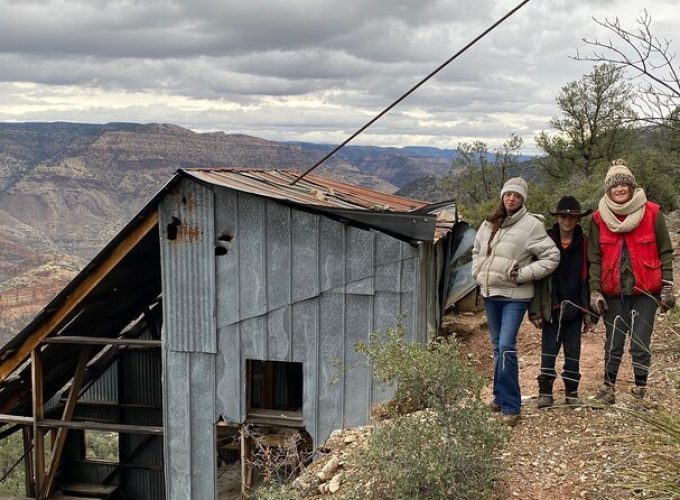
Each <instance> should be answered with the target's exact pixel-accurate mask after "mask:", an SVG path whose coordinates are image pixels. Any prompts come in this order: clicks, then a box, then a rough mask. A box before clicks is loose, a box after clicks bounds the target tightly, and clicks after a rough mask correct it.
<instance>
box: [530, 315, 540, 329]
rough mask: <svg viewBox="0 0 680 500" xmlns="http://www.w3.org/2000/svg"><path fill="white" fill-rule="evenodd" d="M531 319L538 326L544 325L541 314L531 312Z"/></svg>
mask: <svg viewBox="0 0 680 500" xmlns="http://www.w3.org/2000/svg"><path fill="white" fill-rule="evenodd" d="M529 321H531V324H532V325H534V326H535V327H536V328H542V327H543V319H542V318H541V315H540V314H530V315H529Z"/></svg>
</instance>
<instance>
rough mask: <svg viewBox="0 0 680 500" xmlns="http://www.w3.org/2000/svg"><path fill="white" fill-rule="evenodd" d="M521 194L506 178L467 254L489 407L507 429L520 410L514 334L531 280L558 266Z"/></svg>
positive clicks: (524, 190) (521, 187) (522, 186)
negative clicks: (484, 340)
mask: <svg viewBox="0 0 680 500" xmlns="http://www.w3.org/2000/svg"><path fill="white" fill-rule="evenodd" d="M527 194H528V186H527V183H526V181H525V180H524V179H522V178H521V177H513V178H512V179H508V181H507V182H506V183H505V184H504V185H503V189H502V190H501V200H500V202H499V204H498V206H497V207H496V210H494V212H493V213H492V214H491V215H489V216H488V217H487V218H486V220H485V221H484V222H483V223H482V225H481V226H480V228H479V230H478V231H477V235H476V237H475V244H474V247H473V249H472V274H473V276H474V278H475V280H476V282H477V285H479V288H480V291H481V294H482V296H483V297H484V307H485V309H486V319H487V322H488V324H489V334H490V336H491V344H492V345H493V354H494V374H493V400H492V401H491V402H490V404H489V406H490V407H491V408H492V409H493V410H494V411H500V412H501V413H502V417H501V418H502V421H503V422H504V423H505V424H507V425H510V426H514V425H516V424H517V423H518V422H519V419H520V407H521V393H520V387H519V366H518V364H517V347H516V345H517V332H518V330H519V327H520V325H521V324H522V318H523V317H524V313H525V312H526V310H527V308H528V306H529V303H530V302H531V299H532V298H533V296H534V280H539V279H541V278H543V277H545V276H547V275H549V274H550V273H552V272H553V271H554V270H555V269H556V268H557V265H558V264H559V262H560V252H559V250H558V249H557V247H556V246H555V243H554V242H553V240H552V239H551V238H550V237H549V236H548V233H547V232H546V230H545V226H544V225H543V221H542V220H541V219H539V218H538V217H537V216H535V215H534V214H531V213H529V212H528V211H527V208H526V206H525V203H526V200H527Z"/></svg>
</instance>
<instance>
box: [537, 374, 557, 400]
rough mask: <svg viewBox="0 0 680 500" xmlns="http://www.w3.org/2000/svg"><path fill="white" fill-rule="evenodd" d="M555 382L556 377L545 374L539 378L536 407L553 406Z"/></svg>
mask: <svg viewBox="0 0 680 500" xmlns="http://www.w3.org/2000/svg"><path fill="white" fill-rule="evenodd" d="M553 382H555V378H554V377H549V376H548V375H545V374H543V373H542V374H540V375H539V376H538V399H537V400H536V407H538V408H548V407H549V406H552V404H553V394H552V392H553Z"/></svg>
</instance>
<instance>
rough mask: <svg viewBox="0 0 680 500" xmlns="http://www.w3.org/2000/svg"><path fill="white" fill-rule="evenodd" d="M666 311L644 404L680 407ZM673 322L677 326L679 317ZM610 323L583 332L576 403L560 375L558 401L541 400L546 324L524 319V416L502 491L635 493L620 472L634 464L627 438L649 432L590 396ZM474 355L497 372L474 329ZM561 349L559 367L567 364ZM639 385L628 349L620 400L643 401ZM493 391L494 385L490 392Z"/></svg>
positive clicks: (467, 345)
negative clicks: (547, 404)
mask: <svg viewBox="0 0 680 500" xmlns="http://www.w3.org/2000/svg"><path fill="white" fill-rule="evenodd" d="M671 326H672V325H671V324H669V322H668V321H667V318H666V317H665V316H658V317H657V328H656V332H655V337H654V339H653V350H654V354H653V367H652V373H651V375H650V381H649V384H650V388H649V392H648V397H647V398H646V400H645V402H644V405H643V406H642V407H643V408H647V409H650V408H652V409H653V408H659V407H661V408H668V409H670V408H673V407H675V408H676V409H677V402H676V401H677V393H676V391H677V375H678V367H679V365H680V352H674V351H673V348H677V347H678V346H677V342H678V339H679V338H680V337H678V335H677V333H673V332H672V331H671ZM674 329H675V330H676V331H677V325H675V327H674ZM603 345H604V327H603V326H602V324H600V325H598V327H597V328H596V331H595V332H592V333H587V334H585V335H584V336H583V341H582V351H581V375H582V378H581V384H580V387H579V395H580V397H581V398H582V399H583V401H584V403H585V405H584V406H583V407H581V408H577V409H572V408H569V407H567V406H565V405H564V391H563V387H562V384H561V381H560V380H558V381H556V383H555V394H554V396H555V405H554V406H553V407H551V408H549V409H542V410H539V409H537V408H536V397H537V396H538V387H537V382H536V377H537V376H538V373H539V365H540V352H541V345H540V332H539V331H538V330H537V329H536V328H534V327H533V326H532V325H531V323H529V322H528V321H527V322H526V323H525V324H523V326H522V328H521V330H520V335H519V343H518V353H519V359H520V385H521V388H522V420H521V422H520V424H519V425H518V426H517V427H515V428H514V429H513V430H512V437H511V439H510V442H509V444H508V445H507V446H506V448H505V450H504V451H503V453H502V457H501V460H502V461H503V464H504V470H505V473H504V474H503V477H502V480H501V484H500V485H499V491H498V495H499V498H525V499H536V500H541V499H546V500H547V499H550V500H563V499H564V500H566V499H577V498H585V499H591V500H594V499H602V500H604V499H616V498H630V493H628V492H627V490H626V489H625V488H624V487H623V486H618V487H617V484H619V483H621V482H622V476H621V474H619V472H620V470H621V469H620V468H621V467H626V468H629V470H633V468H634V467H639V465H640V464H639V463H637V462H636V461H635V460H631V459H630V457H629V455H630V454H631V453H632V448H631V447H630V446H628V445H627V444H626V442H625V441H624V440H622V439H620V438H622V437H624V436H625V437H628V436H635V435H636V434H638V433H643V432H644V430H643V427H642V426H640V425H639V422H638V421H636V420H635V419H631V418H629V417H626V416H625V415H622V414H621V413H620V412H619V411H617V410H616V409H614V408H609V409H602V408H601V407H600V406H599V405H597V404H595V402H594V401H592V400H591V398H592V396H593V395H594V394H595V392H596V391H597V389H598V388H599V387H600V386H601V385H602V377H603V375H602V373H603V371H602V367H603ZM463 351H464V353H465V354H466V355H467V357H468V359H470V361H471V362H472V363H474V364H475V365H477V366H478V367H479V369H480V371H481V372H482V373H484V374H485V375H486V376H488V378H489V380H490V379H491V375H492V370H493V365H492V355H491V346H490V343H489V341H488V339H487V338H486V336H485V335H475V336H474V337H469V338H468V339H467V341H466V342H464V344H463ZM562 363H563V361H562V356H561V355H560V357H559V358H558V361H557V365H556V366H557V367H558V372H559V368H560V367H561V366H562ZM632 385H633V375H632V367H631V363H630V356H629V355H628V354H627V353H626V355H625V358H624V361H623V363H622V365H621V369H620V371H619V381H618V383H617V406H620V407H622V408H627V407H630V408H633V409H637V408H640V407H641V406H640V403H639V402H638V401H637V400H635V399H634V398H633V397H632V396H631V395H630V392H629V388H630V387H632ZM484 396H485V397H486V398H487V399H490V397H491V386H490V385H489V386H488V387H487V388H486V389H485V392H484Z"/></svg>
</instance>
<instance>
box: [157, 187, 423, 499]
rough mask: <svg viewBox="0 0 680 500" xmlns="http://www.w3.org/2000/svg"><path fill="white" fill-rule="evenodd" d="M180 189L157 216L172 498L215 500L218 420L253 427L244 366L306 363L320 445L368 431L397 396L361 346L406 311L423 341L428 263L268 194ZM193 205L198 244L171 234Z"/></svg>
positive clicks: (310, 419) (307, 399) (308, 403)
mask: <svg viewBox="0 0 680 500" xmlns="http://www.w3.org/2000/svg"><path fill="white" fill-rule="evenodd" d="M176 189H177V191H176V192H174V193H171V195H170V196H167V197H166V198H165V199H164V201H163V202H162V204H161V210H160V214H161V219H160V220H161V222H160V223H161V226H160V227H161V257H162V267H163V271H162V275H163V280H164V281H163V297H164V315H165V319H166V321H165V322H164V327H165V354H164V355H165V362H164V373H165V391H164V398H165V408H164V412H165V413H164V414H165V418H166V420H165V426H166V438H165V439H166V442H165V444H166V447H165V450H166V474H167V475H168V477H170V478H172V480H171V481H169V482H168V497H169V498H213V497H214V494H215V492H214V470H215V450H214V425H213V424H214V422H215V421H216V420H217V418H218V417H219V416H222V417H224V418H225V419H227V420H230V421H234V422H242V421H243V419H244V417H245V412H246V408H245V381H244V377H245V360H246V359H258V360H272V361H294V362H301V363H302V364H303V377H304V382H303V383H304V407H303V415H304V423H305V426H306V428H307V430H308V432H309V433H310V434H311V436H312V437H313V439H314V442H315V444H321V443H322V442H323V441H324V440H325V439H326V438H327V437H328V435H329V434H330V432H331V431H332V430H333V429H335V428H339V427H343V426H355V425H362V424H365V423H366V422H367V420H368V417H369V413H370V409H371V405H372V404H373V403H376V402H380V401H384V400H385V399H387V398H388V397H389V396H390V395H391V392H390V390H389V389H388V388H385V387H382V386H380V385H379V384H377V383H376V382H375V380H374V379H373V377H372V375H371V371H370V367H369V366H368V364H367V363H366V361H365V359H364V358H363V357H362V356H360V355H358V354H357V353H356V352H355V349H354V345H355V343H356V342H358V341H364V340H367V338H368V334H369V332H371V331H375V330H383V329H386V328H388V327H391V326H394V325H395V324H396V323H397V321H398V318H399V316H400V314H403V323H404V325H405V327H406V329H407V335H408V338H409V339H411V340H414V341H415V340H418V341H424V340H425V335H426V333H425V332H424V325H425V324H426V316H427V314H426V311H427V306H428V304H427V302H428V297H427V294H425V293H424V288H425V283H426V281H427V280H428V277H427V275H425V276H422V278H421V274H422V270H424V269H426V268H427V267H428V261H427V259H426V258H423V257H422V251H421V249H419V248H417V247H414V246H411V245H408V244H406V243H403V242H401V241H399V240H397V239H394V238H392V237H390V236H387V235H385V234H383V233H379V232H374V231H366V230H363V229H358V228H356V227H352V226H349V225H345V224H342V223H339V222H336V221H333V220H331V219H328V218H327V217H324V216H321V215H316V214H311V213H307V212H303V211H300V210H296V209H292V208H288V207H286V206H284V205H281V204H279V203H276V202H274V201H271V200H267V199H264V198H261V197H258V196H254V195H249V194H245V193H240V192H236V191H233V190H230V189H226V188H220V187H214V192H213V191H211V190H210V189H208V188H206V187H203V186H199V185H195V184H192V183H191V181H188V180H185V181H183V182H182V183H180V184H179V185H178V186H177V188H176ZM186 199H191V200H192V201H193V203H192V204H191V207H192V210H194V211H195V212H200V213H194V214H192V219H191V220H192V221H194V222H192V224H195V225H196V226H195V227H196V230H197V231H196V233H197V234H199V236H198V237H197V238H195V239H191V240H186V241H185V240H181V241H178V239H176V240H173V241H169V240H167V234H165V232H164V228H165V227H166V225H167V224H170V223H171V222H172V221H173V219H172V218H173V217H176V218H178V219H179V220H180V221H181V222H182V224H184V219H183V218H182V217H184V216H185V215H184V214H185V212H186V210H187V209H186V206H187V203H186V202H185V201H183V200H186ZM180 227H181V226H180ZM215 246H221V247H223V249H224V250H226V254H224V250H222V251H221V252H220V253H222V255H219V256H215ZM421 246H422V245H421ZM184 247H191V248H184ZM430 249H431V248H430ZM206 261H210V263H208V262H206ZM211 263H212V264H211ZM211 265H214V268H213V270H212V273H213V274H211V267H210V266H211ZM188 270H191V271H190V272H189V271H188ZM182 280H189V281H190V282H191V283H189V284H187V283H184V282H183V281H182ZM199 284H201V285H200V286H199ZM188 290H191V293H189V292H188ZM213 291H214V294H215V295H211V294H212V293H213ZM176 295H177V296H176ZM423 307H424V308H423ZM194 314H195V315H196V317H193V315H194ZM199 318H200V319H199ZM213 318H214V321H213ZM189 325H191V326H189ZM416 331H420V332H422V333H421V334H420V335H419V336H418V337H419V338H418V339H416ZM192 336H193V337H195V338H190V337H192ZM212 342H215V344H214V345H213V344H212ZM215 353H216V355H215ZM210 377H212V378H210ZM211 488H212V489H211Z"/></svg>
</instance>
